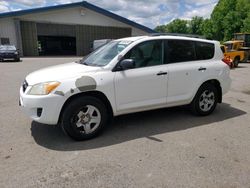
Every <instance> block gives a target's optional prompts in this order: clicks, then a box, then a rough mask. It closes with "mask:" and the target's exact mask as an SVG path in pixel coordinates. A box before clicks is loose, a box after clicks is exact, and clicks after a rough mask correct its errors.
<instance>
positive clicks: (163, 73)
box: [156, 71, 168, 76]
mask: <svg viewBox="0 0 250 188" xmlns="http://www.w3.org/2000/svg"><path fill="white" fill-rule="evenodd" d="M166 74H168V73H167V72H163V71H160V72H158V73H157V74H156V75H157V76H161V75H166Z"/></svg>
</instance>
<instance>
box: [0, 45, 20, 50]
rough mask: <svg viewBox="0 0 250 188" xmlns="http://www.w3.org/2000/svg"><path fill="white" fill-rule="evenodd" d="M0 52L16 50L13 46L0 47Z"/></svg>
mask: <svg viewBox="0 0 250 188" xmlns="http://www.w3.org/2000/svg"><path fill="white" fill-rule="evenodd" d="M0 50H1V51H4V50H16V47H15V46H0Z"/></svg>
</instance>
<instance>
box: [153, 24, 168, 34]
mask: <svg viewBox="0 0 250 188" xmlns="http://www.w3.org/2000/svg"><path fill="white" fill-rule="evenodd" d="M154 30H155V31H157V32H159V33H166V32H167V28H166V25H159V26H157V27H156V28H155V29H154Z"/></svg>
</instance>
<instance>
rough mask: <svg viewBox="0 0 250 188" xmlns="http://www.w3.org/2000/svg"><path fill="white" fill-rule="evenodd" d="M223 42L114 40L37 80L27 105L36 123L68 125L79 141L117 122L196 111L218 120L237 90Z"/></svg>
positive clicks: (25, 89) (27, 89) (26, 91)
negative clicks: (138, 115)
mask: <svg viewBox="0 0 250 188" xmlns="http://www.w3.org/2000/svg"><path fill="white" fill-rule="evenodd" d="M222 59H223V53H222V51H221V49H220V43H219V42H218V41H210V40H204V39H197V38H190V37H180V36H141V37H130V38H123V39H118V40H113V41H111V42H109V43H108V44H106V45H104V46H102V47H101V48H99V49H97V50H96V51H94V52H93V53H91V54H90V55H88V56H86V57H85V58H83V59H82V60H80V61H78V62H72V63H68V64H62V65H58V66H53V67H49V68H45V69H42V70H38V71H36V72H33V73H31V74H29V75H28V76H27V77H26V79H25V81H24V83H23V85H22V86H21V88H20V105H21V106H22V107H23V109H24V110H25V112H26V113H27V115H28V116H30V117H31V118H32V119H33V120H34V121H37V122H40V123H44V124H60V125H61V126H62V128H63V130H64V131H65V132H66V133H67V134H68V135H69V136H70V137H72V138H73V139H75V140H85V139H90V138H92V137H94V136H96V135H97V134H98V133H100V132H101V131H102V130H103V129H104V128H105V126H106V125H107V124H108V122H110V121H109V120H110V119H112V117H114V116H118V115H122V114H128V113H134V112H140V111H146V110H153V109H158V108H165V107H172V106H180V105H189V106H190V108H191V111H192V112H193V113H194V114H197V115H201V116H205V115H209V114H211V113H212V112H213V111H214V109H215V107H216V105H217V103H221V102H222V95H223V94H225V93H226V92H227V91H228V90H229V88H230V84H231V79H230V76H229V74H230V70H229V67H228V66H227V65H226V64H225V63H224V62H223V61H222Z"/></svg>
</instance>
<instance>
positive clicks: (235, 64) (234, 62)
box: [233, 57, 240, 67]
mask: <svg viewBox="0 0 250 188" xmlns="http://www.w3.org/2000/svg"><path fill="white" fill-rule="evenodd" d="M239 62H240V59H239V58H238V57H236V58H234V61H233V66H234V67H238V65H239Z"/></svg>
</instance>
